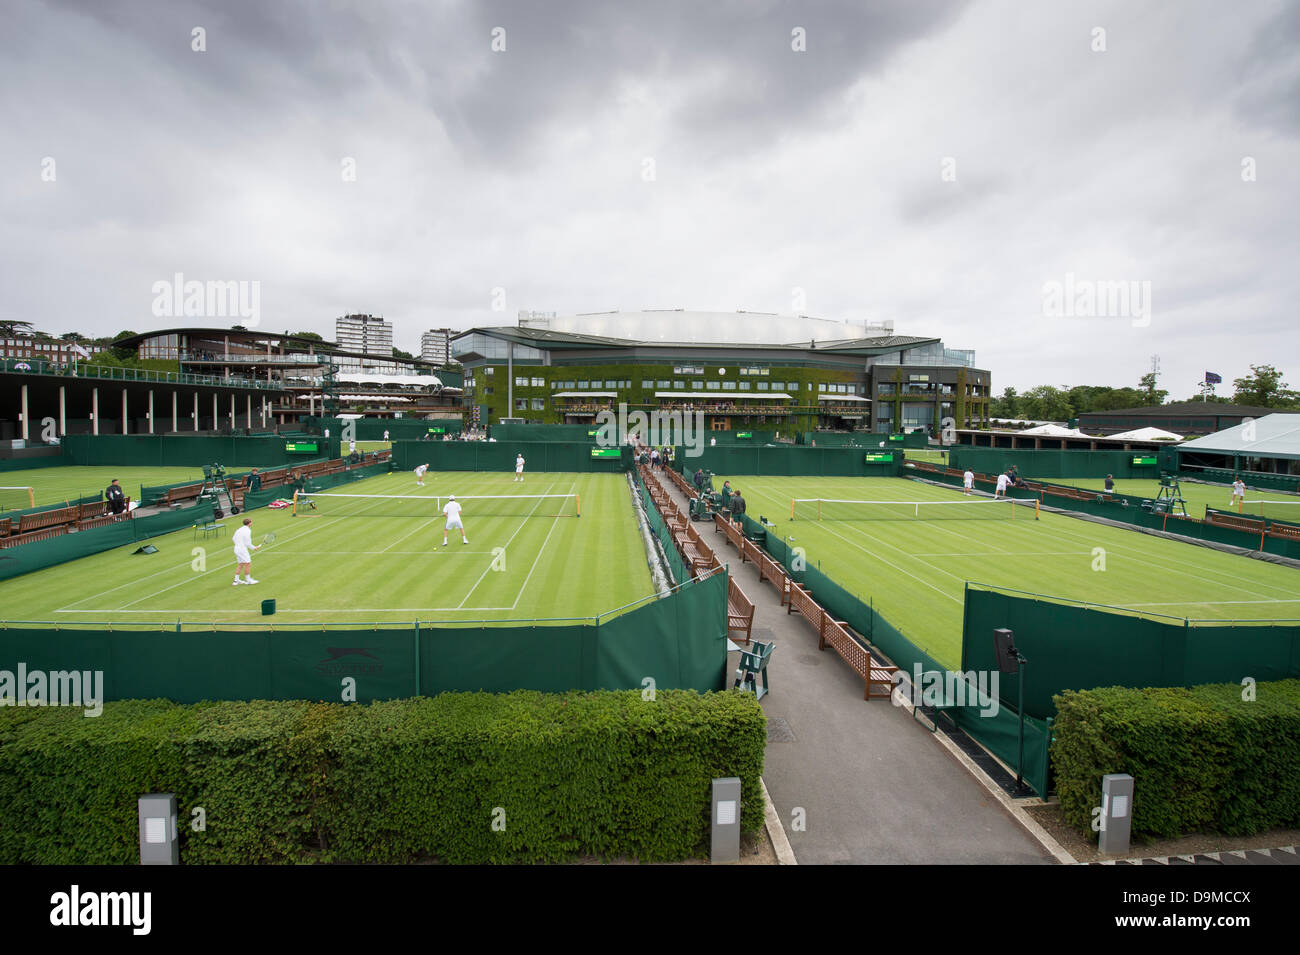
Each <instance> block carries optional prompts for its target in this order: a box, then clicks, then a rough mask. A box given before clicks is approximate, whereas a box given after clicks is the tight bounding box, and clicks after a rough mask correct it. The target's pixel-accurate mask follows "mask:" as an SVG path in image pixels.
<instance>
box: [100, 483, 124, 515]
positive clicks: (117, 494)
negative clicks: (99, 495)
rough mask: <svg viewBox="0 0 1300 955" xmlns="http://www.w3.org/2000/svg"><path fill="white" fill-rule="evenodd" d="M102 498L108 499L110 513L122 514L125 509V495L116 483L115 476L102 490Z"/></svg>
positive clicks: (120, 486)
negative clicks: (106, 487) (105, 488)
mask: <svg viewBox="0 0 1300 955" xmlns="http://www.w3.org/2000/svg"><path fill="white" fill-rule="evenodd" d="M104 499H105V500H106V501H108V512H109V513H110V514H122V513H124V512H125V511H126V495H125V494H123V493H122V485H120V484H118V483H117V478H113V483H112V484H110V485H109V486H108V489H107V490H105V491H104Z"/></svg>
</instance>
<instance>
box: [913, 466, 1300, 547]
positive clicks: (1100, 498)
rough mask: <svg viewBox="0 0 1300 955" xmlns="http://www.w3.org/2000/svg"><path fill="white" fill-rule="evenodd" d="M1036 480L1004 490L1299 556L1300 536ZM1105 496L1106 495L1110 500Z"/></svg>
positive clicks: (942, 478) (943, 477) (925, 474)
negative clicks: (1027, 486) (1245, 527)
mask: <svg viewBox="0 0 1300 955" xmlns="http://www.w3.org/2000/svg"><path fill="white" fill-rule="evenodd" d="M909 473H910V474H911V475H912V476H915V477H919V478H924V479H925V480H929V481H938V482H940V483H943V484H948V485H951V486H953V487H960V486H961V480H962V479H961V475H960V474H946V473H944V472H943V471H942V470H930V469H927V468H926V467H924V466H917V465H915V464H914V465H913V467H912V469H911V471H910V472H909ZM1035 483H1041V484H1042V487H1043V491H1041V492H1036V491H1031V490H1028V489H1024V488H1011V489H1010V490H1009V491H1008V492H1007V493H1008V495H1009V496H1011V497H1014V498H1019V499H1022V500H1029V499H1038V500H1040V501H1041V502H1042V503H1043V504H1044V505H1045V506H1047V507H1056V508H1060V509H1061V510H1065V511H1074V512H1076V513H1079V514H1091V515H1094V516H1096V517H1104V518H1106V519H1107V520H1112V521H1117V522H1119V523H1121V524H1130V525H1132V526H1133V527H1145V528H1148V529H1150V530H1157V531H1168V532H1169V533H1170V534H1180V535H1182V536H1183V537H1191V538H1193V539H1195V540H1200V541H1206V542H1208V543H1213V544H1228V545H1230V546H1232V547H1243V548H1246V549H1247V550H1257V551H1263V552H1264V553H1266V554H1276V555H1278V556H1279V557H1289V558H1291V559H1293V560H1300V540H1297V539H1295V538H1291V537H1286V536H1271V535H1269V534H1267V533H1261V532H1260V531H1249V530H1243V529H1241V528H1239V527H1232V526H1228V525H1225V524H1214V523H1207V522H1206V521H1203V520H1200V519H1198V517H1197V515H1196V514H1195V512H1189V515H1188V516H1187V517H1183V516H1181V515H1178V514H1165V513H1162V512H1158V511H1155V510H1153V509H1151V499H1149V498H1142V497H1138V496H1136V495H1132V494H1118V493H1115V494H1109V495H1103V494H1102V492H1100V491H1091V492H1088V494H1087V495H1086V496H1083V497H1078V496H1075V489H1074V488H1070V487H1067V486H1065V485H1055V484H1050V483H1047V482H1035ZM975 486H976V487H977V488H980V489H983V490H991V489H992V488H993V486H994V485H993V481H992V480H982V479H980V478H976V480H975ZM1054 492H1060V493H1054ZM1106 498H1109V500H1107V499H1106ZM1144 505H1145V506H1144ZM1270 523H1271V522H1270ZM1277 523H1278V525H1279V526H1282V525H1283V524H1285V522H1283V521H1278V522H1277Z"/></svg>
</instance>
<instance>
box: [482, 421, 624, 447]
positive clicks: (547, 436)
mask: <svg viewBox="0 0 1300 955" xmlns="http://www.w3.org/2000/svg"><path fill="white" fill-rule="evenodd" d="M599 430H600V429H599V427H598V426H597V425H596V424H523V423H521V422H518V421H505V422H502V423H501V424H494V425H492V427H491V428H489V429H488V435H489V436H490V437H493V438H496V439H497V441H498V442H500V441H509V442H515V441H524V442H528V441H558V442H568V443H573V444H595V443H596V432H597V431H599Z"/></svg>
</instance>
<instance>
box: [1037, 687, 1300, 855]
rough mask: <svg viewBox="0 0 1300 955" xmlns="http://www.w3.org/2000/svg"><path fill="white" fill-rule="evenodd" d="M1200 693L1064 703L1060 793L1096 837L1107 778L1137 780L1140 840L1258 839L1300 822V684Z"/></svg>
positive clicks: (1071, 817) (1119, 690)
mask: <svg viewBox="0 0 1300 955" xmlns="http://www.w3.org/2000/svg"><path fill="white" fill-rule="evenodd" d="M1255 695H1256V698H1255V699H1254V700H1251V701H1247V700H1243V688H1242V687H1241V686H1239V685H1236V684H1231V683H1229V684H1215V685H1209V686H1198V687H1193V688H1191V689H1182V688H1154V689H1130V688H1125V687H1109V688H1106V689H1097V690H1085V691H1077V692H1076V691H1067V692H1065V693H1063V694H1061V695H1059V696H1056V697H1054V700H1055V702H1056V707H1057V718H1056V722H1055V725H1054V728H1053V729H1054V740H1053V743H1052V766H1053V769H1054V771H1055V773H1056V788H1057V793H1058V794H1059V796H1060V799H1061V808H1062V810H1063V811H1064V813H1065V817H1066V819H1067V820H1068V821H1069V822H1070V823H1071V824H1072V825H1074V826H1077V827H1078V828H1079V829H1081V830H1083V831H1085V832H1091V831H1092V816H1093V807H1095V806H1100V805H1101V777H1102V776H1104V775H1106V774H1108V773H1128V774H1130V775H1132V776H1133V778H1134V793H1133V835H1134V836H1135V837H1159V838H1172V837H1177V836H1181V835H1185V834H1188V833H1193V832H1201V831H1207V830H1213V831H1218V832H1222V833H1226V834H1229V835H1248V834H1250V833H1255V832H1262V831H1264V830H1267V829H1273V828H1277V827H1291V826H1297V825H1300V680H1280V681H1277V682H1270V683H1260V684H1258V685H1257V686H1256V688H1255Z"/></svg>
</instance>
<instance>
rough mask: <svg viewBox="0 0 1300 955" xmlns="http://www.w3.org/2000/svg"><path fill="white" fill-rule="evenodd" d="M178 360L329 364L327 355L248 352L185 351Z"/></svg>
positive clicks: (256, 363) (255, 363)
mask: <svg viewBox="0 0 1300 955" xmlns="http://www.w3.org/2000/svg"><path fill="white" fill-rule="evenodd" d="M180 356H181V357H180V360H181V361H183V362H186V363H189V364H199V363H202V362H211V363H213V364H218V365H302V366H306V365H325V364H328V363H329V356H328V355H301V354H299V355H275V354H271V355H268V354H266V353H265V352H261V353H256V352H248V353H246V354H238V353H230V352H226V353H224V354H218V353H217V352H207V351H185V352H181V353H180Z"/></svg>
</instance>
